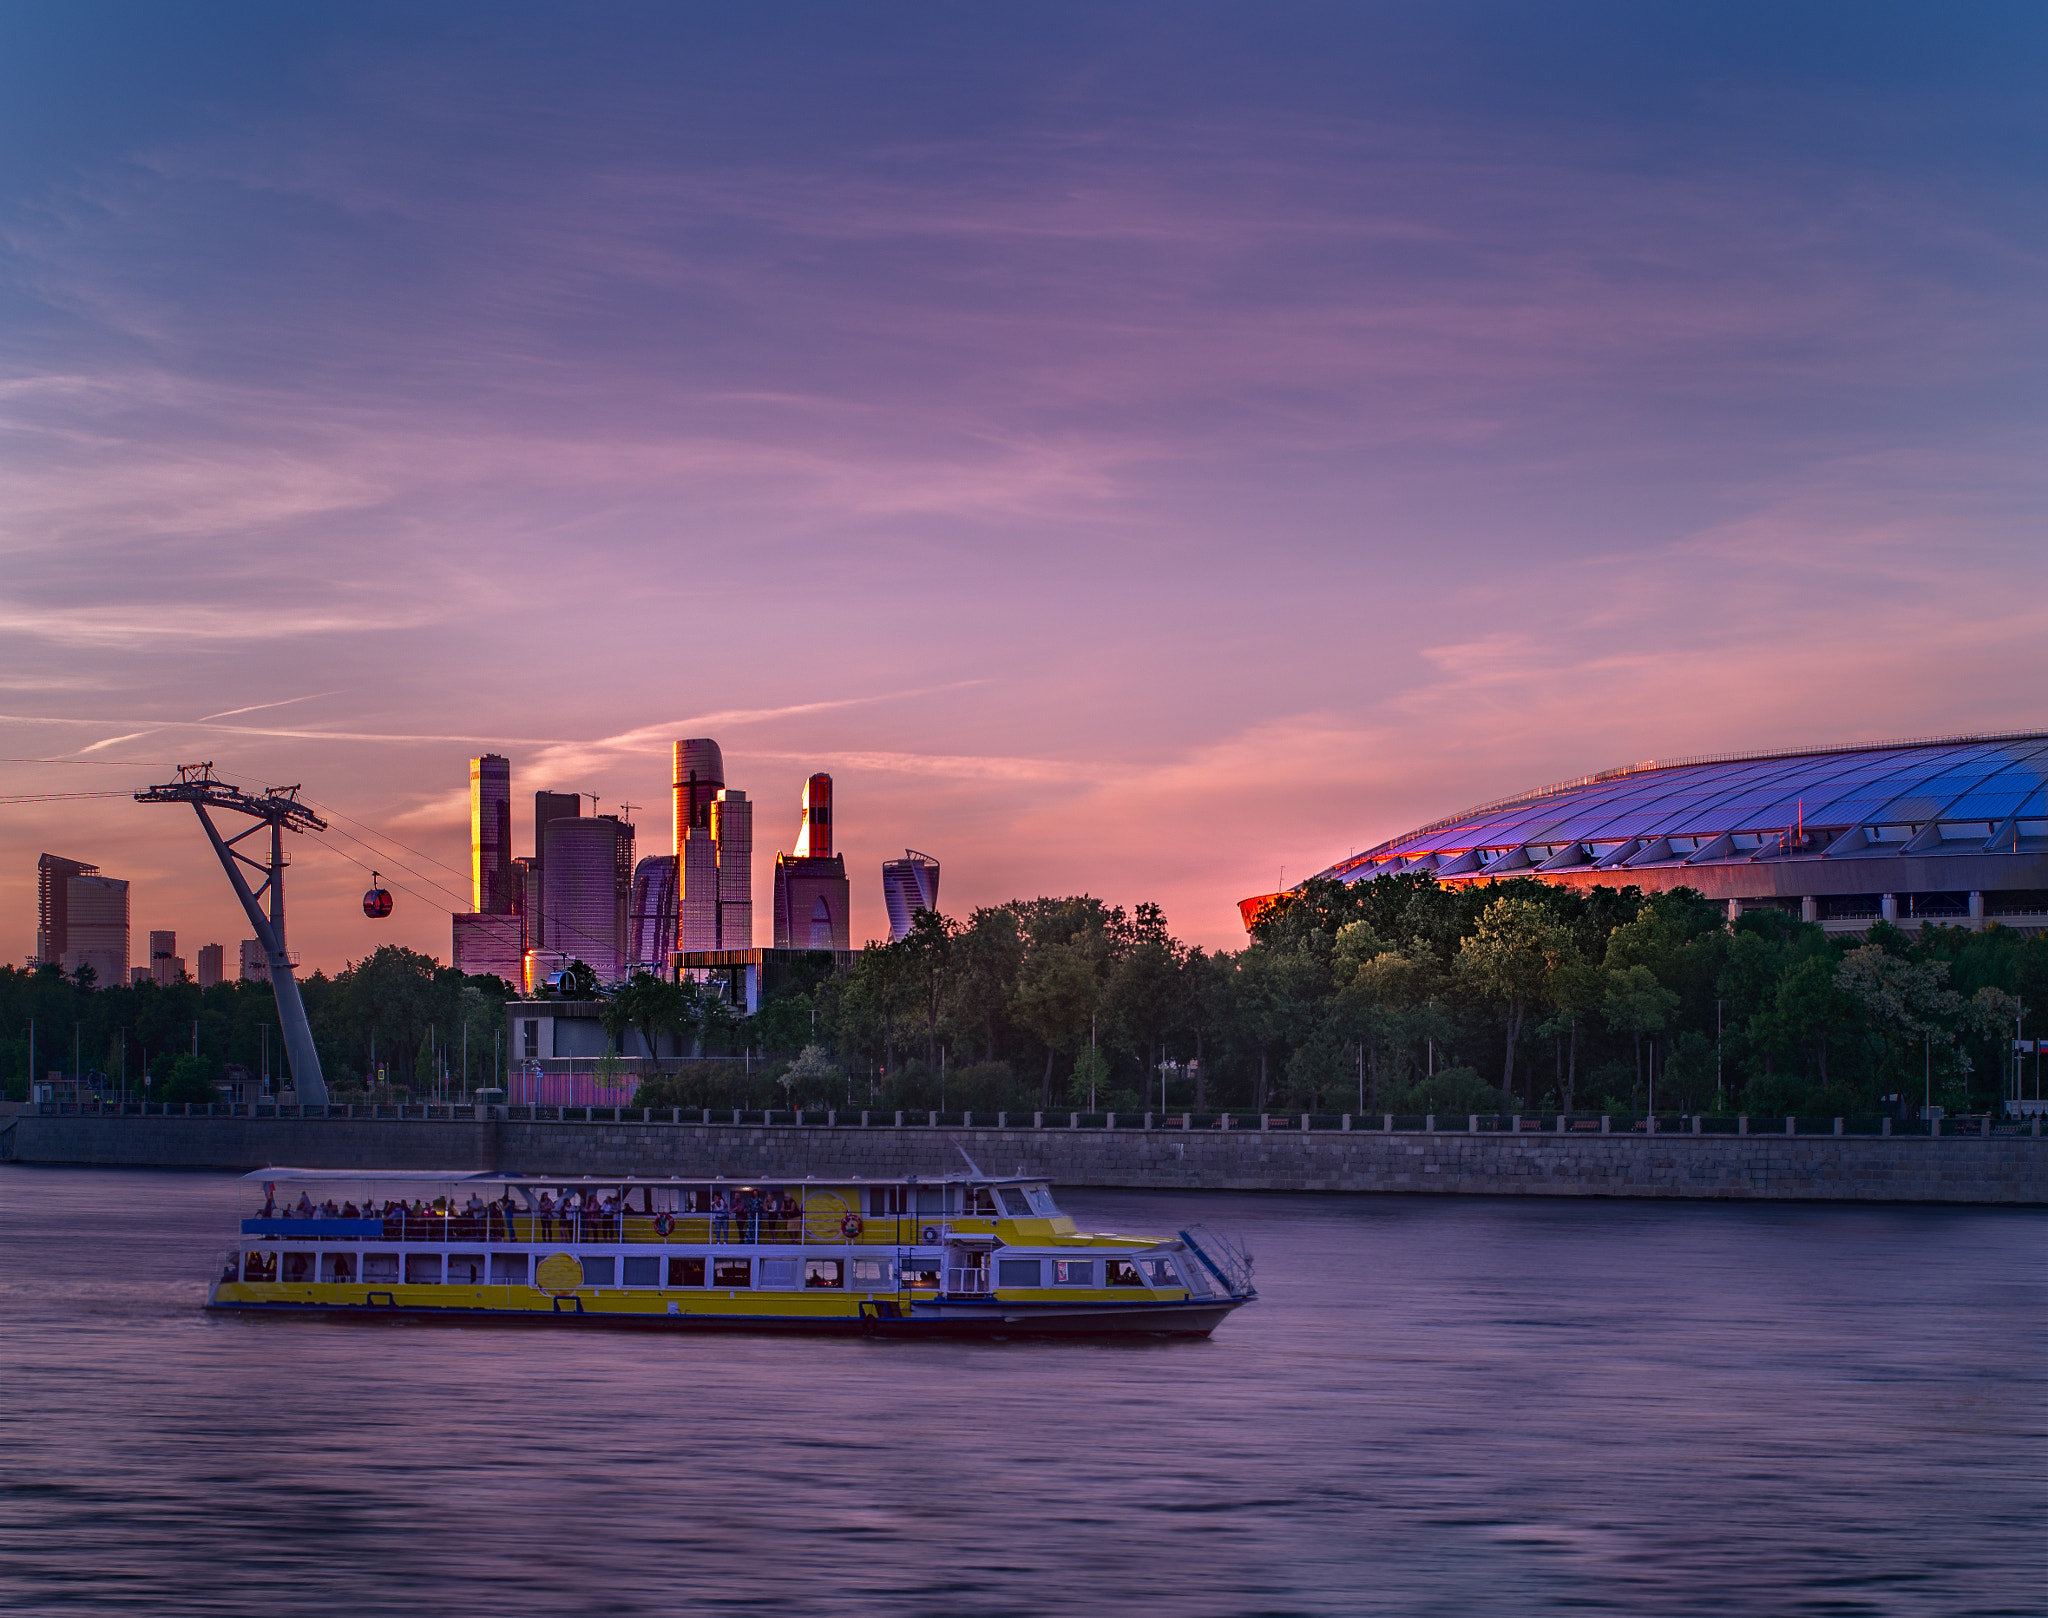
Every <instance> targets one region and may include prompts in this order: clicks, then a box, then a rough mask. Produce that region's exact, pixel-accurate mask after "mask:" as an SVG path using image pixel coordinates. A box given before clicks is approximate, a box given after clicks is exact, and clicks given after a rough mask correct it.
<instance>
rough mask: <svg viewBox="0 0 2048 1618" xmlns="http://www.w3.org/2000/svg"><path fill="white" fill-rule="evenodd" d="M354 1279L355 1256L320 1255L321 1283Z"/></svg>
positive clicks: (350, 1254)
mask: <svg viewBox="0 0 2048 1618" xmlns="http://www.w3.org/2000/svg"><path fill="white" fill-rule="evenodd" d="M355 1278H356V1256H355V1254H353V1253H322V1254H321V1255H320V1279H321V1280H323V1281H353V1280H354V1279H355Z"/></svg>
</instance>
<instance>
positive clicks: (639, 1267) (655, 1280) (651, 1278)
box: [620, 1258, 661, 1287]
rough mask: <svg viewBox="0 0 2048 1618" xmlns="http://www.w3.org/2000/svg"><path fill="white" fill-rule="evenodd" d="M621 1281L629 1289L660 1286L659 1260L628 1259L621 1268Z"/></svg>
mask: <svg viewBox="0 0 2048 1618" xmlns="http://www.w3.org/2000/svg"><path fill="white" fill-rule="evenodd" d="M622 1268H623V1270H624V1272H625V1273H624V1274H623V1275H622V1276H621V1277H620V1279H621V1280H623V1281H624V1283H625V1284H626V1285H627V1286H629V1287H658V1286H660V1285H661V1260H660V1259H658V1258H629V1259H627V1260H626V1261H625V1263H624V1265H623V1266H622Z"/></svg>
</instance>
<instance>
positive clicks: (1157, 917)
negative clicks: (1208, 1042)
mask: <svg viewBox="0 0 2048 1618" xmlns="http://www.w3.org/2000/svg"><path fill="white" fill-rule="evenodd" d="M1186 960H1187V950H1186V948H1185V946H1183V945H1182V943H1181V942H1180V940H1179V939H1177V938H1175V937H1173V936H1172V935H1171V934H1170V933H1168V932H1167V930H1166V916H1165V913H1164V912H1163V911H1161V910H1160V908H1159V906H1157V905H1154V904H1141V905H1139V906H1138V907H1137V908H1136V910H1134V911H1133V912H1132V917H1131V926H1130V928H1129V929H1128V931H1127V933H1126V934H1125V937H1124V940H1123V948H1122V949H1121V950H1120V951H1119V952H1118V953H1117V955H1116V957H1115V959H1114V960H1113V961H1112V962H1111V963H1110V968H1109V978H1108V982H1107V983H1106V984H1105V985H1104V988H1103V1009H1104V1011H1105V1012H1106V1013H1107V1015H1108V1018H1109V1022H1110V1025H1111V1027H1112V1028H1114V1029H1115V1031H1116V1036H1117V1038H1118V1040H1119V1042H1120V1043H1121V1044H1122V1045H1123V1046H1124V1047H1125V1048H1127V1049H1129V1050H1130V1051H1131V1052H1132V1054H1134V1055H1137V1056H1138V1057H1139V1058H1140V1065H1141V1066H1142V1067H1143V1069H1144V1071H1145V1073H1146V1074H1147V1076H1148V1077H1147V1080H1146V1085H1147V1089H1146V1093H1147V1094H1148V1095H1149V1094H1150V1089H1149V1086H1150V1084H1151V1080H1152V1077H1154V1076H1156V1075H1157V1074H1158V1072H1159V1063H1160V1060H1161V1051H1160V1046H1161V1043H1162V1042H1163V1041H1164V1039H1165V1038H1166V1031H1167V1029H1168V1028H1169V1027H1170V1026H1171V1025H1172V1023H1173V1021H1174V1019H1175V1018H1176V1017H1177V1016H1178V1015H1179V1013H1180V1009H1181V995H1182V987H1183V986H1182V982H1181V970H1182V967H1183V965H1184V964H1185V963H1186Z"/></svg>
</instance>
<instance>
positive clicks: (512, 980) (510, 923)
mask: <svg viewBox="0 0 2048 1618" xmlns="http://www.w3.org/2000/svg"><path fill="white" fill-rule="evenodd" d="M450 919H451V920H452V922H453V923H454V938H453V939H452V940H451V942H452V944H453V946H454V949H453V958H454V961H455V970H456V971H458V972H464V973H467V974H468V975H469V976H471V977H494V978H503V979H504V980H505V981H506V982H507V983H509V984H511V985H512V986H513V987H514V988H517V987H519V984H520V978H521V975H522V972H523V970H524V968H523V966H522V962H523V960H524V958H525V952H524V951H523V950H521V948H520V936H519V917H517V916H485V915H477V914H474V913H472V914H470V915H466V916H465V915H458V916H454V917H452V918H450Z"/></svg>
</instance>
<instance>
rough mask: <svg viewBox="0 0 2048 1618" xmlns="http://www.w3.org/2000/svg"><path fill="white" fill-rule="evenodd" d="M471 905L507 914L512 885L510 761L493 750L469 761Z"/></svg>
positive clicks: (480, 911)
mask: <svg viewBox="0 0 2048 1618" xmlns="http://www.w3.org/2000/svg"><path fill="white" fill-rule="evenodd" d="M469 868H470V909H471V910H473V911H474V912H475V913H476V914H478V915H480V916H509V915H511V914H512V913H513V912H514V911H515V910H516V909H517V908H518V905H517V903H516V899H517V895H516V894H515V891H514V889H513V886H512V764H511V761H510V760H509V759H504V758H500V757H499V756H498V755H497V754H496V753H486V754H484V755H483V756H482V757H481V758H473V759H471V760H470V761H469Z"/></svg>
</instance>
